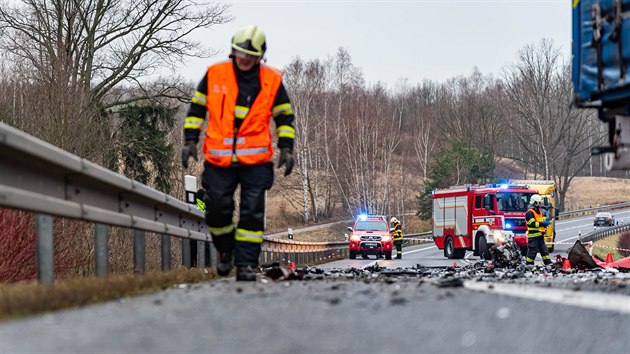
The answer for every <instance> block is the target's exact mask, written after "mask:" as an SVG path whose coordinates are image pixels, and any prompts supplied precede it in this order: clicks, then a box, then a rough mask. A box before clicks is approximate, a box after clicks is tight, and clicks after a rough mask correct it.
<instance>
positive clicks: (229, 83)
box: [203, 61, 282, 167]
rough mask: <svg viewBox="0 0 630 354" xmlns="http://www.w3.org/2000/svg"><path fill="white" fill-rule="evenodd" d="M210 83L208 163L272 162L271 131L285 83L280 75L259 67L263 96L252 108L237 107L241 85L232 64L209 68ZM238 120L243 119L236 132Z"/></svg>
mask: <svg viewBox="0 0 630 354" xmlns="http://www.w3.org/2000/svg"><path fill="white" fill-rule="evenodd" d="M207 82H208V94H207V98H206V102H207V103H206V107H207V110H208V116H209V118H208V126H207V128H206V139H205V142H204V145H203V153H204V154H205V156H206V160H207V161H208V162H209V163H211V164H213V165H215V166H219V167H228V166H230V165H231V164H232V163H236V162H238V163H240V164H243V165H255V164H261V163H265V162H268V161H270V160H271V156H272V154H273V150H272V147H271V142H272V136H271V130H270V128H269V127H270V120H271V115H272V108H273V103H274V98H275V95H276V93H277V92H278V88H279V87H280V84H281V83H282V76H281V75H280V73H278V72H277V71H276V70H274V69H273V68H271V67H269V66H267V65H265V64H263V63H261V64H260V84H261V87H260V93H259V94H258V96H257V97H256V99H255V101H254V102H253V104H252V106H251V108H250V107H244V106H237V105H236V99H237V97H238V85H237V83H236V75H235V74H234V68H233V64H232V62H231V61H227V62H223V63H218V64H215V65H212V66H210V67H209V68H208V74H207ZM235 117H237V118H241V119H243V120H242V123H241V126H240V127H239V128H238V130H237V131H235V129H234V119H235Z"/></svg>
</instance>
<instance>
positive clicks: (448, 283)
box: [435, 277, 464, 288]
mask: <svg viewBox="0 0 630 354" xmlns="http://www.w3.org/2000/svg"><path fill="white" fill-rule="evenodd" d="M435 286H437V287H438V288H459V287H462V286H464V281H463V280H462V279H461V278H454V277H448V278H444V279H439V280H438V281H437V283H435Z"/></svg>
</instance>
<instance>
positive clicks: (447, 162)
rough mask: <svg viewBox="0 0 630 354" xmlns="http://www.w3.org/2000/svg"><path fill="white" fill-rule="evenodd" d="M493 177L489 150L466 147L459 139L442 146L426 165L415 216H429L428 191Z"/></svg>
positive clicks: (429, 200)
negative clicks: (422, 189)
mask: <svg viewBox="0 0 630 354" xmlns="http://www.w3.org/2000/svg"><path fill="white" fill-rule="evenodd" d="M492 179H494V159H493V157H492V155H491V154H490V153H489V152H488V151H482V150H479V149H477V148H475V147H467V146H466V145H465V144H464V143H463V142H461V141H459V140H452V141H451V142H450V143H449V144H448V145H445V146H443V147H442V148H441V149H440V151H439V152H438V154H437V156H436V157H435V158H434V159H433V161H431V163H430V164H429V169H428V171H427V181H426V183H425V187H424V191H423V193H422V194H420V195H418V196H417V197H416V198H417V200H418V215H419V216H420V218H421V219H430V218H431V213H432V212H431V209H432V200H431V192H432V191H433V190H434V189H436V188H446V187H450V186H456V185H461V184H482V183H487V182H489V181H491V180H492Z"/></svg>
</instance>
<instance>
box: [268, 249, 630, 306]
mask: <svg viewBox="0 0 630 354" xmlns="http://www.w3.org/2000/svg"><path fill="white" fill-rule="evenodd" d="M502 246H505V247H501V246H499V247H496V248H495V249H494V250H493V254H492V260H491V261H485V260H478V261H473V262H470V261H471V260H469V263H468V264H466V263H465V262H462V263H461V265H458V266H457V267H453V266H448V267H427V266H424V265H422V264H416V265H415V266H413V267H408V268H401V267H396V268H392V267H385V266H383V265H382V263H379V262H375V263H374V264H371V265H369V266H367V267H364V268H332V269H325V268H319V267H302V268H296V269H295V270H290V269H288V268H286V267H283V266H281V265H280V264H279V263H272V264H266V265H263V266H261V272H262V275H263V276H262V278H261V280H260V281H261V282H263V281H269V280H274V281H287V280H303V281H317V280H335V279H336V280H362V281H364V282H367V283H369V282H383V283H386V284H394V283H396V282H398V281H419V282H420V283H428V284H431V285H434V286H436V287H440V288H456V287H462V286H463V285H464V281H466V280H469V281H483V282H490V283H498V282H503V283H513V284H532V285H537V286H542V287H559V288H567V289H573V290H575V291H578V290H588V291H607V292H622V293H627V294H629V295H630V269H628V268H602V267H600V266H598V265H597V264H596V263H595V261H594V260H593V259H592V257H591V256H590V255H589V253H588V251H587V250H586V248H585V247H584V245H583V244H582V243H581V242H580V241H576V242H575V245H574V246H573V248H571V250H570V251H569V254H568V256H567V258H564V257H562V256H561V255H558V256H557V257H556V262H555V263H553V264H552V265H551V266H544V265H535V266H528V267H526V266H525V264H524V261H523V258H522V257H516V255H520V251H519V250H518V248H517V247H516V246H514V245H510V244H508V243H506V244H503V245H502ZM567 260H568V261H569V262H570V265H571V267H570V268H568V269H567V267H566V264H567ZM563 265H565V267H564V268H565V269H564V270H563ZM392 301H393V302H397V300H392ZM393 302H392V303H393ZM398 304H399V303H398Z"/></svg>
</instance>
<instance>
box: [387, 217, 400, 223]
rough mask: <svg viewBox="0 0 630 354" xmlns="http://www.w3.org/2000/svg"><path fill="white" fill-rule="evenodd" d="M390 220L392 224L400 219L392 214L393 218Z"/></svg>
mask: <svg viewBox="0 0 630 354" xmlns="http://www.w3.org/2000/svg"><path fill="white" fill-rule="evenodd" d="M389 222H390V223H391V224H398V219H396V217H395V216H392V218H391V219H389Z"/></svg>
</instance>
